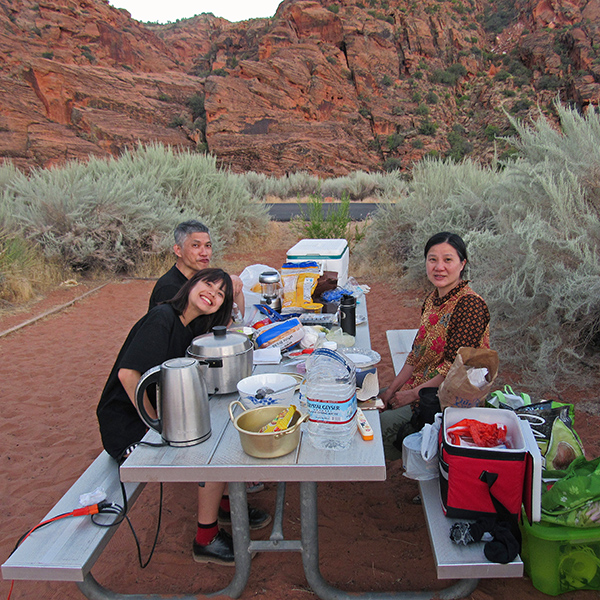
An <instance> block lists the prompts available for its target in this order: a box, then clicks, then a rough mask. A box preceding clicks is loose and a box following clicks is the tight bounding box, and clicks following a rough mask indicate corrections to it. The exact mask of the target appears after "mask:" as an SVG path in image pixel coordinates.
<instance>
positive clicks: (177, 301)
mask: <svg viewBox="0 0 600 600" xmlns="http://www.w3.org/2000/svg"><path fill="white" fill-rule="evenodd" d="M199 281H205V282H206V283H219V282H220V283H221V289H222V290H223V291H224V292H225V299H224V300H223V304H221V306H220V308H219V310H218V311H217V312H215V313H213V314H211V315H206V316H205V317H203V318H205V319H207V323H206V330H207V331H210V330H211V329H212V328H213V327H214V326H215V325H228V324H229V321H230V320H231V311H232V310H233V283H232V282H231V277H230V276H229V274H228V273H226V272H225V271H223V269H213V268H210V269H201V270H200V271H198V272H197V273H194V275H192V277H190V278H189V279H188V280H187V281H186V283H184V284H183V286H182V287H181V289H180V290H179V291H178V292H177V294H176V295H175V297H174V298H172V299H171V300H168V301H167V302H165V304H170V305H171V306H172V307H173V308H174V309H175V312H176V313H177V314H178V315H181V314H183V311H184V310H185V309H186V308H187V305H188V302H189V295H190V292H191V290H192V288H193V287H194V286H195V285H196V284H197V283H198V282H199Z"/></svg>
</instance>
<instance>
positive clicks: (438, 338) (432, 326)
mask: <svg viewBox="0 0 600 600" xmlns="http://www.w3.org/2000/svg"><path fill="white" fill-rule="evenodd" d="M489 323H490V313H489V310H488V307H487V305H486V303H485V301H484V299H483V298H482V297H481V296H479V295H477V294H476V293H475V292H474V291H473V290H472V289H471V288H470V287H469V282H468V281H461V282H460V283H459V284H458V285H457V286H456V287H455V288H454V289H452V290H450V292H448V293H447V294H446V295H445V296H444V297H443V298H439V296H438V291H437V289H436V290H434V291H433V292H432V293H431V294H429V296H427V298H426V299H425V302H424V303H423V308H422V309H421V323H420V326H419V331H418V333H417V336H416V337H415V341H414V342H413V346H412V350H411V352H410V353H409V355H408V357H407V359H406V362H407V364H409V365H412V366H413V367H414V370H413V374H412V377H411V378H410V379H409V380H408V381H407V382H406V383H405V384H404V385H403V386H402V388H401V389H402V390H410V389H412V388H415V387H417V386H419V385H421V384H422V383H425V382H426V381H429V380H430V379H432V378H433V377H435V376H436V375H444V377H445V376H446V375H447V374H448V371H449V370H450V367H451V366H452V363H453V362H454V359H455V358H456V354H457V352H458V349H459V348H461V347H462V346H466V347H468V348H489V347H490V327H489Z"/></svg>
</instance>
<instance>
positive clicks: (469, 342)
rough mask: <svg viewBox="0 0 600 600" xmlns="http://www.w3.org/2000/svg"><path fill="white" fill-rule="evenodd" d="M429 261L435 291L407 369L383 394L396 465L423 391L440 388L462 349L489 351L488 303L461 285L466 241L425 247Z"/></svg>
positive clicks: (434, 240)
mask: <svg viewBox="0 0 600 600" xmlns="http://www.w3.org/2000/svg"><path fill="white" fill-rule="evenodd" d="M425 261H426V267H427V278H428V279H429V281H431V283H432V284H433V285H434V286H435V288H436V289H435V290H433V292H431V294H429V296H427V298H426V299H425V302H424V303H423V307H422V309H421V323H420V326H419V330H418V333H417V336H416V337H415V341H414V342H413V346H412V350H411V352H410V354H409V355H408V357H407V359H406V363H405V364H404V366H403V367H402V370H401V371H400V372H399V373H398V375H396V377H395V379H394V381H393V382H392V384H391V385H390V386H389V387H388V388H387V390H386V391H385V392H383V393H382V394H381V399H382V400H383V402H384V404H385V409H384V412H382V413H381V414H380V419H381V429H382V433H383V445H384V450H385V455H386V458H388V459H391V460H395V459H397V458H401V450H400V448H401V446H400V448H398V447H397V446H398V445H400V443H401V438H403V437H404V436H406V435H408V434H410V433H413V432H414V428H412V427H411V425H410V420H411V417H412V410H411V407H412V406H414V405H415V403H416V402H417V401H418V400H419V390H420V389H421V388H426V387H435V388H437V387H439V386H440V384H441V383H442V381H444V378H445V377H446V375H447V374H448V371H449V369H450V367H451V366H452V363H453V362H454V359H455V358H456V354H457V352H458V349H459V348H461V347H462V346H466V347H470V348H489V347H490V331H489V322H490V313H489V311H488V308H487V306H486V303H485V301H484V300H483V298H481V296H478V295H477V294H476V293H475V292H474V291H473V290H472V289H471V288H470V287H469V282H468V281H466V280H463V279H462V275H463V272H464V269H465V266H466V264H467V248H466V246H465V243H464V241H463V240H462V238H460V236H458V235H456V234H455V233H448V232H442V233H437V234H436V235H434V236H432V237H431V238H429V240H428V241H427V244H426V245H425ZM399 431H401V433H400V435H399ZM397 438H398V441H397ZM394 442H396V444H394ZM399 442H400V443H399Z"/></svg>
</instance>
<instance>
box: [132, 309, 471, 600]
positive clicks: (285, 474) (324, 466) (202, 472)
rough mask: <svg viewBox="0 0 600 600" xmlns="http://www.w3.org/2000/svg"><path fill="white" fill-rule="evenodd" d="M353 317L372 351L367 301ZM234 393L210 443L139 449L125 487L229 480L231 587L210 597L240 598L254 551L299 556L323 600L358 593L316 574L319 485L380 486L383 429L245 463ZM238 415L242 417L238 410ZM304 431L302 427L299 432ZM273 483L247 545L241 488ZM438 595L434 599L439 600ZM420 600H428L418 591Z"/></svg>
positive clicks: (453, 592)
mask: <svg viewBox="0 0 600 600" xmlns="http://www.w3.org/2000/svg"><path fill="white" fill-rule="evenodd" d="M357 314H358V315H364V316H365V321H364V323H363V324H361V325H358V326H357V330H356V342H355V347H356V348H361V349H370V337H369V326H368V320H367V319H366V314H367V308H366V300H365V298H364V297H363V298H361V299H360V301H359V302H358V305H357ZM274 370H277V371H280V372H285V371H286V370H287V371H289V370H290V366H289V362H288V361H282V363H280V364H279V365H260V366H257V367H256V368H255V373H260V372H273V371H274ZM236 398H237V394H228V395H223V396H216V397H214V398H213V399H211V401H210V412H211V427H212V435H211V437H210V438H209V439H208V440H207V441H206V442H203V443H201V444H198V445H196V446H191V447H186V448H175V447H171V446H163V447H160V448H156V447H150V446H144V445H140V446H138V447H137V448H136V449H135V450H134V451H133V452H132V454H131V455H130V456H129V458H128V459H127V460H126V461H125V463H124V464H123V465H122V466H121V479H122V481H124V482H151V481H154V482H198V481H228V482H229V498H230V502H231V514H232V535H233V540H234V549H235V574H234V576H233V579H232V581H231V583H230V584H229V585H228V586H227V587H226V588H225V589H223V590H220V591H219V592H215V593H214V594H216V595H219V594H223V595H227V596H230V597H233V598H237V597H239V596H240V595H241V594H242V592H243V590H244V588H245V586H246V584H247V582H248V578H249V576H250V569H251V557H252V553H253V552H256V551H259V552H264V551H271V552H281V551H298V552H300V553H301V555H302V562H303V567H304V572H305V575H306V579H307V582H308V584H309V586H310V587H311V588H312V590H313V591H314V592H315V593H316V594H317V595H318V596H319V597H320V598H323V599H332V600H333V599H336V600H337V599H343V598H350V597H355V596H357V595H358V596H361V594H356V593H348V592H344V591H342V590H339V589H337V588H334V587H332V586H331V585H330V584H329V583H328V582H327V581H325V579H324V578H323V577H322V575H321V572H320V567H319V548H318V538H319V532H318V508H317V484H318V482H322V481H328V482H332V481H382V480H385V477H386V468H385V459H384V455H383V445H382V440H381V428H380V424H379V414H378V412H377V411H366V412H365V415H366V417H367V419H368V421H369V423H370V425H371V427H372V428H373V431H374V440H372V441H364V440H363V439H362V438H361V437H360V435H358V433H357V434H356V435H355V436H354V438H353V440H352V443H351V446H350V447H349V448H348V449H347V450H345V451H333V450H317V449H315V448H314V447H313V446H312V444H311V443H310V441H309V440H308V436H307V435H306V432H303V433H302V436H301V439H300V443H299V445H298V448H297V449H296V451H295V452H292V453H291V454H288V455H286V456H282V457H279V458H273V459H258V458H254V457H251V456H249V455H247V454H245V453H244V451H243V450H242V447H241V444H240V440H239V434H238V432H237V430H236V429H235V428H234V427H233V424H232V422H231V420H230V418H229V414H228V407H229V404H230V403H231V402H232V401H233V400H235V399H236ZM238 410H241V409H239V408H238ZM303 427H304V426H303ZM144 439H145V440H147V441H149V442H157V441H159V439H160V438H159V435H158V434H157V433H156V432H154V431H150V432H149V433H148V434H147V435H146V437H145V438H144ZM257 480H258V481H264V482H278V490H277V501H276V509H275V515H274V521H273V522H274V524H273V529H272V533H271V536H270V539H269V540H266V541H253V540H251V539H250V530H249V523H248V511H247V509H246V506H247V499H246V483H245V482H248V481H257ZM287 482H299V486H300V513H301V514H300V518H301V539H300V540H286V539H284V536H283V528H282V521H283V506H284V496H285V485H286V483H287ZM475 585H476V581H475V582H474V583H473V581H472V580H466V581H461V582H458V583H457V584H455V585H454V586H451V587H450V588H448V589H447V590H445V594H444V597H445V598H460V597H463V596H465V595H467V594H468V593H470V592H471V591H472V589H473V588H474V587H475ZM439 594H440V592H432V594H431V597H434V596H436V597H438V596H439ZM416 595H417V596H418V597H419V598H427V597H428V593H427V592H422V591H419V592H418V593H416ZM364 596H367V597H369V598H376V597H381V598H384V597H385V598H388V599H390V598H410V597H415V593H411V592H408V593H397V594H394V593H384V594H374V593H369V592H367V593H365V594H364Z"/></svg>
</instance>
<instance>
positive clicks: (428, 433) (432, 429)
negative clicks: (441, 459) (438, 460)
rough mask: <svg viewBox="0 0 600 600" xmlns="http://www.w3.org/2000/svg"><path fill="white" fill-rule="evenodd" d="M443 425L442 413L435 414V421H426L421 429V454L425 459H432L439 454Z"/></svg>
mask: <svg viewBox="0 0 600 600" xmlns="http://www.w3.org/2000/svg"><path fill="white" fill-rule="evenodd" d="M441 426H442V413H438V414H437V415H435V419H434V421H433V423H425V425H423V429H421V435H422V436H423V439H422V441H421V456H422V457H423V460H426V461H428V460H431V459H433V458H435V457H436V456H437V453H438V447H439V435H440V427H441Z"/></svg>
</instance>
